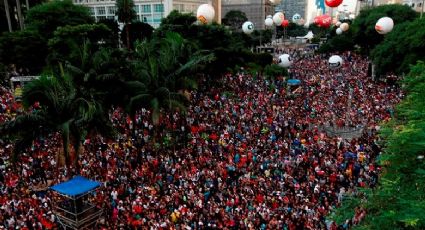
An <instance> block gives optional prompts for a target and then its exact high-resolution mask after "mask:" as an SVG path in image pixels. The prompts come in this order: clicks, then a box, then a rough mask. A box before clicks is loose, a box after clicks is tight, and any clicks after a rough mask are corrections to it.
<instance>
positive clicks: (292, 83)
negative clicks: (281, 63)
mask: <svg viewBox="0 0 425 230" xmlns="http://www.w3.org/2000/svg"><path fill="white" fill-rule="evenodd" d="M287 84H288V85H299V84H301V81H300V80H298V79H288V81H287Z"/></svg>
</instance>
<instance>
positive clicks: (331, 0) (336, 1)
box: [325, 0, 342, 7]
mask: <svg viewBox="0 0 425 230" xmlns="http://www.w3.org/2000/svg"><path fill="white" fill-rule="evenodd" d="M325 3H326V5H327V6H329V7H338V6H339V5H341V3H342V0H325Z"/></svg>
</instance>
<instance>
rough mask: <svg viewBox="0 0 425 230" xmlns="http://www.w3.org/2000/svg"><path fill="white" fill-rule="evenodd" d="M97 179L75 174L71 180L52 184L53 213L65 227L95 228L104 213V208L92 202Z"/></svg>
mask: <svg viewBox="0 0 425 230" xmlns="http://www.w3.org/2000/svg"><path fill="white" fill-rule="evenodd" d="M100 185H101V184H100V183H99V182H97V181H92V180H89V179H87V178H85V177H82V176H75V177H74V178H72V179H71V180H69V181H66V182H63V183H60V184H57V185H54V186H52V187H51V188H50V189H51V190H52V191H53V192H54V194H55V196H54V198H53V199H52V200H53V213H54V214H55V215H56V217H57V219H58V222H59V224H60V225H62V227H63V229H93V228H95V226H96V224H97V221H98V220H99V218H100V216H101V215H102V208H100V207H97V206H96V205H95V204H93V203H91V202H90V200H91V198H93V196H94V194H95V193H96V190H97V189H98V188H99V187H100Z"/></svg>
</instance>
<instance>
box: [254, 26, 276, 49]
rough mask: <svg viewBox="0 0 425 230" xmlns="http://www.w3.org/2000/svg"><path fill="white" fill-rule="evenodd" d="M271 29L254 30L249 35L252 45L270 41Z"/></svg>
mask: <svg viewBox="0 0 425 230" xmlns="http://www.w3.org/2000/svg"><path fill="white" fill-rule="evenodd" d="M272 36H273V31H272V30H254V32H253V33H252V34H251V35H250V37H251V42H250V44H251V45H253V46H259V45H260V44H266V43H270V42H271V41H272Z"/></svg>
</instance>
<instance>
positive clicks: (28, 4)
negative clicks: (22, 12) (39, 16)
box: [25, 0, 30, 11]
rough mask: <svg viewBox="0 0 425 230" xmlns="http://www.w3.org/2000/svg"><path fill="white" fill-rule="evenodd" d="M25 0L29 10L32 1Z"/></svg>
mask: <svg viewBox="0 0 425 230" xmlns="http://www.w3.org/2000/svg"><path fill="white" fill-rule="evenodd" d="M25 2H26V7H27V11H28V10H30V3H29V1H28V0H25Z"/></svg>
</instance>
